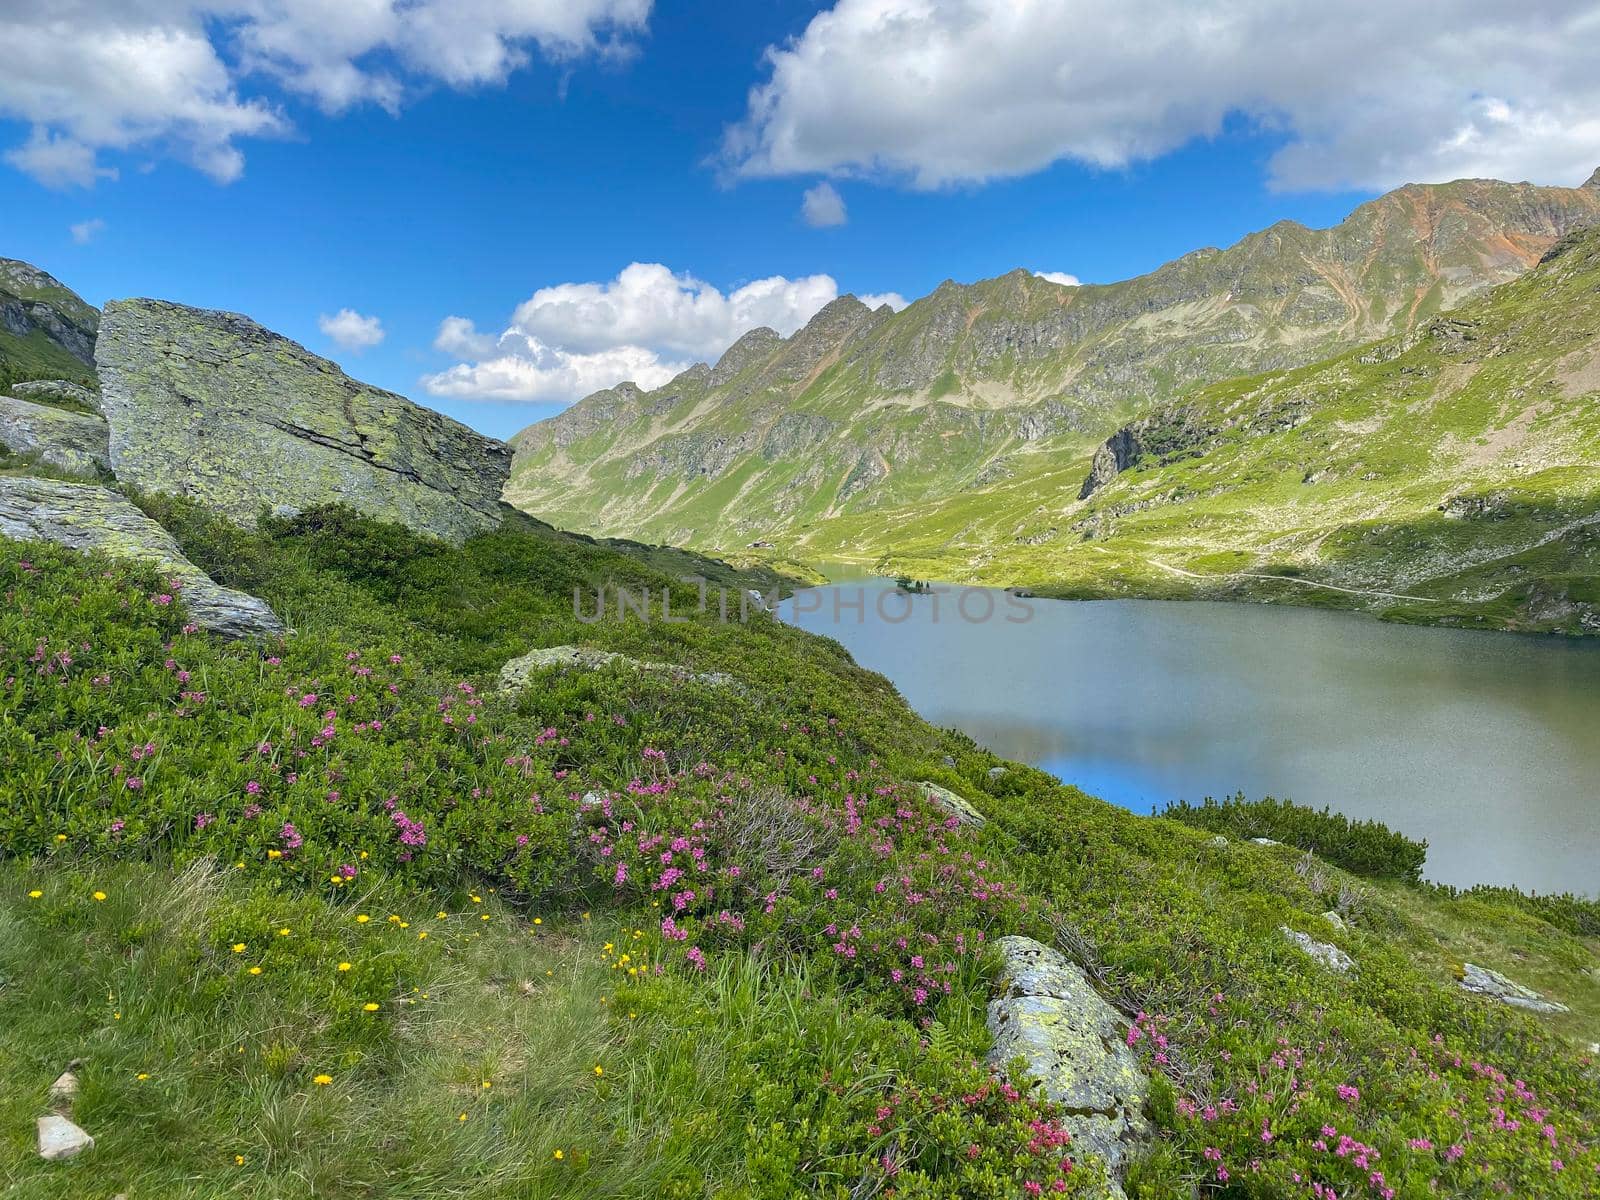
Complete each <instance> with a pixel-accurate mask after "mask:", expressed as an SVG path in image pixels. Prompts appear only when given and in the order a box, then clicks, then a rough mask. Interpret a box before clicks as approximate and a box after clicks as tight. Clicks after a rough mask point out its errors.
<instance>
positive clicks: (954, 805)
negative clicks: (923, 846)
mask: <svg viewBox="0 0 1600 1200" xmlns="http://www.w3.org/2000/svg"><path fill="white" fill-rule="evenodd" d="M917 788H918V790H920V791H921V792H922V795H923V797H924V798H925V799H927V801H928V802H929V803H930V804H932V805H933V806H934V807H935V808H940V809H943V810H944V811H945V812H946V813H948V814H949V815H950V816H952V817H954V818H955V819H956V822H957V824H960V825H971V826H972V827H974V828H976V829H982V828H983V827H984V826H985V825H986V824H988V820H987V818H985V817H984V815H983V814H982V813H981V812H979V811H978V810H977V809H976V808H974V807H973V805H972V801H970V800H968V799H967V798H966V797H965V796H961V795H958V794H957V793H955V792H952V791H951V790H950V789H949V788H946V787H940V786H939V785H938V784H937V783H929V782H928V781H927V780H926V779H924V780H923V781H922V782H921V783H919V784H917Z"/></svg>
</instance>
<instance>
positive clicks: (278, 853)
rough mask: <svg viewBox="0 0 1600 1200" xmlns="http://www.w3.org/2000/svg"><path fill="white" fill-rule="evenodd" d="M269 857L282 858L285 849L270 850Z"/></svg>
mask: <svg viewBox="0 0 1600 1200" xmlns="http://www.w3.org/2000/svg"><path fill="white" fill-rule="evenodd" d="M267 857H268V858H282V857H283V851H282V850H268V851H267Z"/></svg>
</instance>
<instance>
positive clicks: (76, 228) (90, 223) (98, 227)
mask: <svg viewBox="0 0 1600 1200" xmlns="http://www.w3.org/2000/svg"><path fill="white" fill-rule="evenodd" d="M70 229H71V232H72V240H73V241H75V242H77V243H78V245H80V246H87V245H88V244H89V243H90V242H92V241H94V239H95V238H97V237H99V236H100V235H101V234H102V233H104V232H105V231H106V223H105V222H104V221H103V220H101V219H100V218H99V217H90V218H89V219H88V220H87V221H79V222H78V223H77V224H75V225H72V226H70Z"/></svg>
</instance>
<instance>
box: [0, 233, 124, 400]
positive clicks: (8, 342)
mask: <svg viewBox="0 0 1600 1200" xmlns="http://www.w3.org/2000/svg"><path fill="white" fill-rule="evenodd" d="M99 328H100V314H99V313H98V312H97V311H96V310H95V309H94V308H93V307H91V306H90V305H88V304H85V303H84V302H83V300H82V298H80V297H79V296H78V295H77V294H76V293H74V292H73V291H72V290H71V289H70V288H68V287H67V286H66V285H65V284H63V283H61V282H60V281H59V280H57V279H55V278H54V277H53V276H51V275H48V274H46V273H45V272H43V271H41V270H39V268H37V267H34V266H30V265H29V264H28V263H25V262H19V261H18V260H16V259H13V258H0V390H3V389H4V388H5V387H8V386H9V385H11V384H13V383H18V382H21V381H23V380H28V379H70V380H72V381H74V382H76V383H92V382H93V381H94V339H95V334H96V333H97V332H98V330H99Z"/></svg>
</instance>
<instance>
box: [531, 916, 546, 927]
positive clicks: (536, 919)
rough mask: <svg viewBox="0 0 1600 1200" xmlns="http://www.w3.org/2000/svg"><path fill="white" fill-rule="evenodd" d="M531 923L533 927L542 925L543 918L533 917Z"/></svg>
mask: <svg viewBox="0 0 1600 1200" xmlns="http://www.w3.org/2000/svg"><path fill="white" fill-rule="evenodd" d="M533 923H534V924H535V925H543V924H544V918H543V917H535V918H534V919H533Z"/></svg>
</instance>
